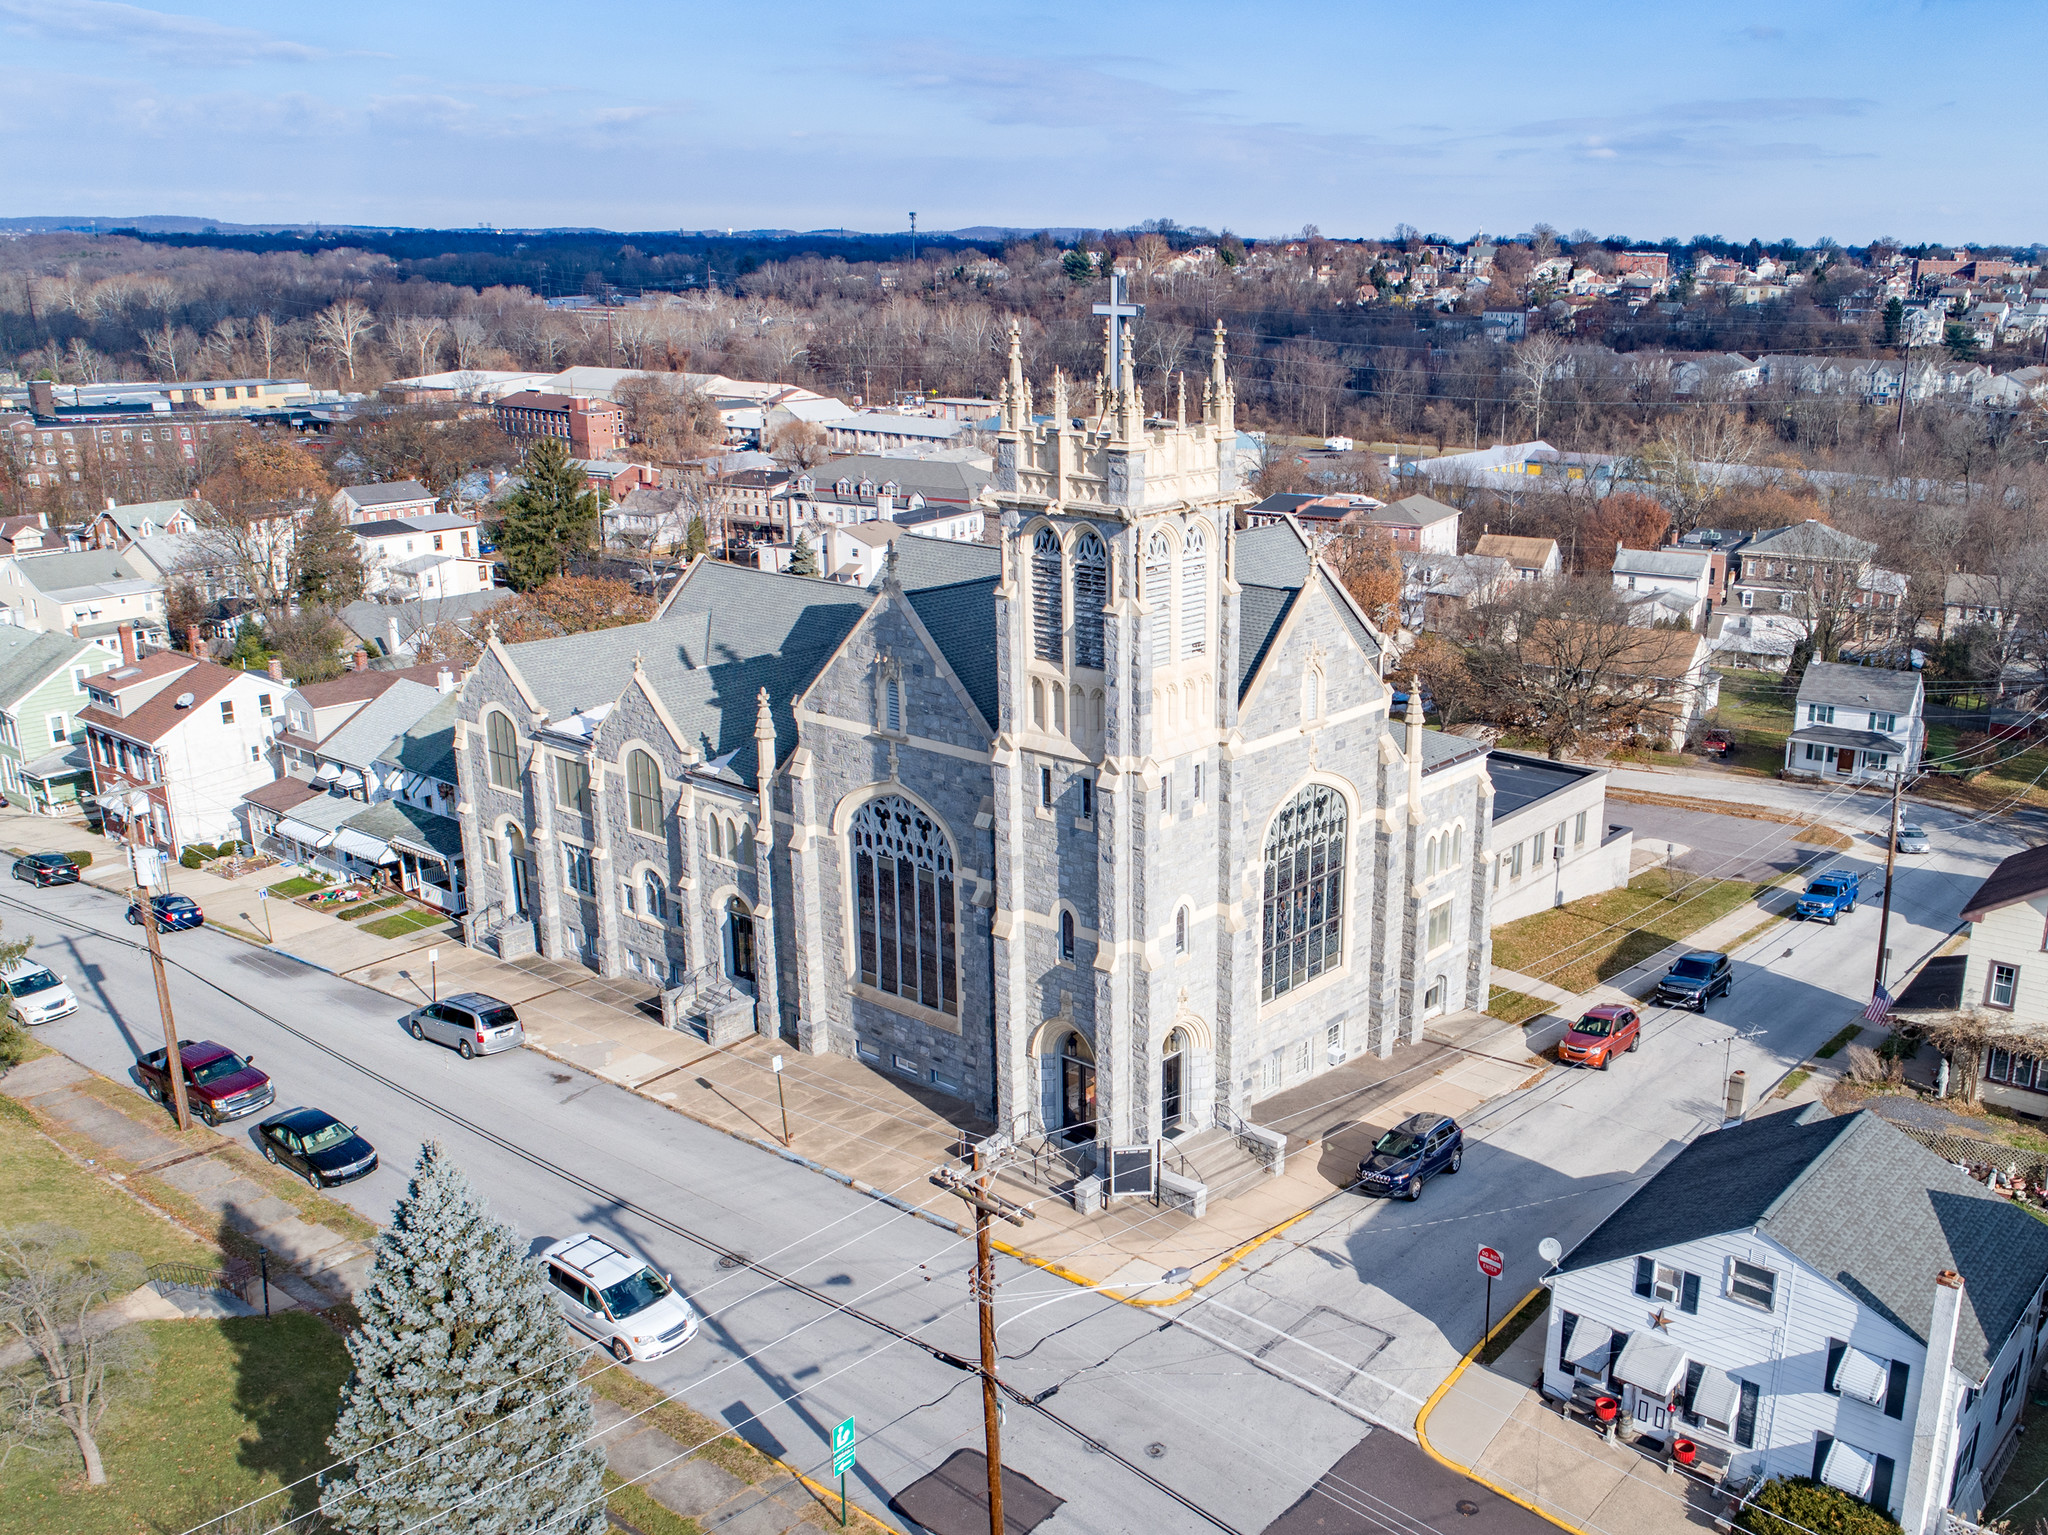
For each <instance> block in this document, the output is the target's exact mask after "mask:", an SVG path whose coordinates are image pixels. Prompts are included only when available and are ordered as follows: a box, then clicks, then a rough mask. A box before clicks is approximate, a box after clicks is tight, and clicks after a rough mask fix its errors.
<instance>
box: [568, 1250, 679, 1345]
mask: <svg viewBox="0 0 2048 1535" xmlns="http://www.w3.org/2000/svg"><path fill="white" fill-rule="evenodd" d="M541 1261H542V1262H543V1263H545V1264H546V1265H547V1271H548V1284H549V1286H550V1287H551V1288H552V1289H553V1290H554V1292H555V1304H556V1305H558V1306H559V1307H561V1309H562V1315H564V1316H565V1317H567V1318H568V1319H569V1325H570V1326H571V1327H574V1328H575V1329H576V1330H577V1331H578V1332H587V1333H589V1334H590V1336H591V1337H593V1338H595V1339H597V1341H598V1342H600V1343H602V1344H604V1345H605V1347H607V1348H609V1349H610V1350H611V1351H612V1355H613V1357H615V1358H616V1359H618V1360H619V1362H620V1363H622V1364H623V1363H627V1362H629V1361H632V1360H636V1359H659V1358H660V1357H661V1356H662V1355H663V1354H666V1353H670V1352H672V1351H673V1350H675V1349H679V1348H681V1347H682V1346H683V1345H684V1344H685V1343H688V1342H689V1341H690V1340H691V1339H692V1338H694V1337H696V1336H697V1313H696V1312H695V1311H693V1310H691V1309H690V1303H689V1302H688V1301H686V1300H684V1299H683V1298H682V1296H680V1295H678V1294H677V1293H676V1287H675V1282H674V1281H673V1280H671V1279H670V1278H669V1277H668V1276H667V1275H666V1274H657V1273H656V1272H655V1271H654V1269H653V1268H652V1266H650V1265H649V1264H647V1263H645V1262H644V1261H642V1260H641V1259H639V1258H636V1257H634V1256H633V1255H632V1254H630V1253H626V1252H621V1251H620V1250H619V1249H618V1248H617V1247H614V1246H613V1245H612V1244H611V1243H610V1242H607V1241H606V1240H605V1239H604V1238H603V1237H600V1236H594V1235H592V1234H591V1233H590V1232H588V1231H583V1232H578V1233H577V1234H576V1235H575V1236H573V1237H564V1238H563V1239H562V1240H561V1241H559V1242H557V1243H555V1244H554V1246H552V1247H550V1248H549V1249H548V1250H547V1251H546V1252H544V1253H542V1254H541Z"/></svg>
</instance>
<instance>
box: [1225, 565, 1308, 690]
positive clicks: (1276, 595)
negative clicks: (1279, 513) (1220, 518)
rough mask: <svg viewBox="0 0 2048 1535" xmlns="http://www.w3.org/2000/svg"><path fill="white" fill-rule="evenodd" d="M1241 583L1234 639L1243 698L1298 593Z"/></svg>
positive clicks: (1291, 589)
mask: <svg viewBox="0 0 2048 1535" xmlns="http://www.w3.org/2000/svg"><path fill="white" fill-rule="evenodd" d="M1238 536H1239V537H1240V538H1242V537H1244V536H1245V535H1243V534H1239V535H1238ZM1240 584H1241V585H1242V586H1243V590H1242V591H1241V592H1240V593H1239V594H1238V598H1237V622H1238V627H1239V629H1240V630H1241V631H1242V632H1241V633H1240V634H1239V635H1238V638H1237V696H1238V697H1239V698H1243V697H1244V695H1245V690H1246V689H1248V688H1249V687H1250V686H1251V685H1252V678H1254V677H1256V676H1257V675H1258V674H1259V666H1260V664H1261V663H1262V662H1264V660H1265V659H1266V652H1267V651H1268V650H1270V649H1272V647H1273V640H1274V637H1275V636H1276V635H1278V634H1279V633H1280V626H1281V625H1282V624H1283V623H1285V622H1286V621H1287V610H1288V609H1289V608H1291V607H1293V606H1294V599H1295V598H1296V597H1297V596H1298V595H1300V592H1299V589H1298V588H1295V587H1287V586H1253V585H1251V584H1250V583H1249V582H1242V583H1240Z"/></svg>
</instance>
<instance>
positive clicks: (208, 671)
mask: <svg viewBox="0 0 2048 1535" xmlns="http://www.w3.org/2000/svg"><path fill="white" fill-rule="evenodd" d="M155 659H157V658H156V657H155V656H152V657H150V660H152V661H153V660H155ZM179 659H181V660H183V661H185V662H187V663H188V664H187V665H186V666H185V667H184V669H183V670H182V671H181V673H180V674H179V675H178V676H177V677H176V678H175V679H173V680H172V681H171V682H170V683H168V684H167V685H165V686H164V688H163V689H162V690H161V691H159V692H158V693H157V694H156V695H155V696H154V697H152V698H150V699H149V700H147V701H146V702H145V703H143V704H142V705H140V706H139V707H138V708H136V709H135V710H134V711H133V712H130V713H123V714H110V713H108V712H107V711H106V710H105V709H102V708H99V707H98V706H97V705H88V706H87V707H85V708H83V709H80V710H79V711H78V717H79V718H80V719H81V720H85V721H87V722H89V723H91V724H95V725H98V726H100V727H101V728H103V729H106V730H111V731H112V732H113V733H114V734H116V735H122V736H126V737H127V738H128V739H129V740H131V741H149V742H155V741H160V740H162V739H163V738H164V737H165V736H167V735H169V734H171V733H172V732H173V731H175V730H176V729H178V727H179V726H181V725H183V724H184V723H185V722H186V721H187V720H190V719H194V718H196V717H197V715H198V711H199V709H200V708H201V707H202V706H203V705H205V704H206V703H208V702H209V701H211V700H212V699H213V698H214V697H215V696H216V695H218V694H220V693H224V692H226V691H227V690H228V689H229V688H231V687H233V686H234V685H235V683H237V682H239V681H240V680H241V679H243V678H244V677H249V676H261V675H262V674H261V673H260V672H258V673H251V672H241V671H236V670H234V669H233V668H232V667H227V666H220V665H218V664H216V663H214V662H212V661H194V660H192V658H191V657H190V656H182V657H180V658H179ZM119 675H120V674H119V673H118V672H109V673H108V674H107V677H108V678H112V677H117V676H119ZM93 682H94V683H95V684H96V685H98V686H101V687H105V686H107V681H106V679H104V678H100V677H95V678H93ZM188 697H189V698H190V699H191V702H190V703H189V704H187V705H186V706H185V707H184V708H182V709H181V708H179V707H178V700H179V699H181V698H188Z"/></svg>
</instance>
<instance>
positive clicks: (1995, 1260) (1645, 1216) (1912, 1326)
mask: <svg viewBox="0 0 2048 1535" xmlns="http://www.w3.org/2000/svg"><path fill="white" fill-rule="evenodd" d="M1752 1230H1753V1231H1755V1232H1757V1233H1758V1234H1759V1235H1761V1236H1764V1237H1766V1238H1768V1239H1769V1240H1771V1241H1773V1242H1775V1243H1777V1244H1778V1245H1779V1246H1780V1247H1782V1248H1784V1249H1785V1250H1786V1251H1787V1252H1789V1253H1791V1254H1793V1255H1794V1256H1795V1257H1797V1258H1799V1259H1800V1260H1801V1261H1802V1262H1804V1263H1806V1264H1808V1265H1810V1266H1811V1267H1812V1268H1814V1269H1816V1270H1818V1271H1819V1272H1820V1273H1821V1274H1822V1275H1824V1276H1826V1278H1827V1279H1828V1280H1829V1281H1830V1282H1831V1283H1833V1284H1836V1285H1839V1286H1840V1287H1841V1288H1842V1289H1844V1290H1846V1291H1848V1293H1849V1294H1850V1295H1852V1296H1853V1297H1854V1298H1855V1299H1856V1300H1857V1301H1858V1302H1859V1303H1861V1304H1862V1305H1864V1306H1866V1307H1868V1308H1869V1309H1871V1310H1872V1311H1875V1312H1876V1313H1877V1314H1878V1315H1879V1316H1881V1317H1883V1318H1885V1319H1886V1320H1887V1321H1889V1322H1891V1323H1893V1324H1894V1325H1895V1326H1898V1327H1900V1328H1902V1329H1903V1330H1904V1331H1906V1332H1908V1333H1910V1334H1911V1335H1912V1336H1914V1337H1915V1338H1918V1339H1919V1340H1921V1341H1922V1342H1923V1343H1924V1342H1925V1341H1926V1339H1927V1328H1928V1323H1929V1321H1930V1319H1931V1317H1932V1314H1933V1296H1934V1276H1935V1275H1936V1274H1938V1273H1940V1272H1941V1271H1942V1270H1943V1269H1954V1270H1955V1271H1956V1272H1958V1273H1960V1274H1961V1275H1962V1276H1963V1282H1964V1290H1963V1301H1964V1304H1963V1315H1962V1320H1961V1323H1960V1325H1959V1326H1958V1327H1957V1330H1956V1352H1955V1367H1956V1368H1957V1369H1958V1370H1960V1371H1961V1372H1962V1373H1963V1374H1965V1375H1966V1376H1968V1377H1969V1378H1970V1379H1972V1380H1976V1381H1982V1380H1983V1378H1984V1376H1985V1374H1986V1373H1987V1372H1988V1371H1989V1370H1990V1368H1991V1360H1992V1359H1993V1358H1994V1357H1995V1356H1996V1354H1997V1352H1998V1350H1999V1348H2000V1347H2002V1346H2003V1344H2004V1342H2005V1340H2006V1339H2007V1338H2008V1337H2009V1336H2010V1335H2011V1333H2012V1330H2013V1328H2014V1327H2015V1326H2016V1325H2017V1324H2018V1322H2019V1320H2020V1318H2021V1316H2022V1315H2023V1314H2024V1312H2025V1311H2026V1308H2027V1305H2028V1303H2029V1301H2030V1300H2031V1299H2032V1297H2033V1294H2034V1291H2035V1290H2036V1289H2037V1288H2038V1287H2039V1286H2040V1284H2041V1281H2042V1277H2043V1276H2044V1275H2048V1225H2043V1224H2042V1223H2041V1222H2039V1221H2037V1220H2035V1219H2034V1218H2033V1217H2032V1216H2031V1215H2028V1214H2027V1213H2026V1212H2025V1211H2023V1210H2019V1209H2016V1208H2015V1207H2014V1206H2013V1205H2012V1204H2011V1203H2010V1202H2009V1201H2008V1200H2006V1199H2004V1198H2001V1197H2000V1196H1999V1195H1997V1194H1994V1193H1992V1192H1991V1191H1990V1190H1989V1189H1987V1188H1985V1187H1984V1186H1983V1185H1982V1184H1980V1183H1978V1182H1977V1181H1976V1180H1975V1179H1973V1178H1971V1177H1970V1176H1969V1175H1968V1174H1967V1173H1965V1172H1963V1171H1961V1170H1960V1169H1958V1168H1955V1167H1952V1166H1950V1165H1949V1164H1948V1163H1947V1162H1945V1161H1943V1160H1942V1159H1941V1158H1940V1157H1939V1156H1937V1155H1935V1154H1934V1153H1933V1152H1932V1151H1929V1150H1928V1149H1927V1148H1926V1147H1924V1146H1922V1145H1920V1144H1919V1143H1918V1142H1917V1141H1914V1140H1912V1139H1911V1138H1910V1137H1908V1136H1906V1135H1904V1134H1902V1133H1901V1132H1900V1131H1898V1130H1896V1129H1894V1128H1893V1127H1892V1126H1890V1125H1888V1124H1886V1123H1885V1122H1884V1121H1883V1120H1882V1119H1879V1118H1878V1117H1877V1116H1876V1115H1875V1114H1872V1113H1869V1112H1868V1111H1864V1112H1860V1113H1856V1114H1850V1115H1845V1116H1842V1117H1840V1118H1830V1117H1827V1114H1826V1111H1825V1110H1824V1109H1821V1108H1820V1106H1819V1105H1817V1104H1815V1105H1810V1106H1809V1107H1808V1108H1806V1109H1802V1110H1796V1111H1788V1112H1785V1113H1780V1114H1771V1115H1767V1116H1765V1117H1764V1118H1762V1119H1756V1120H1751V1121H1749V1122H1747V1123H1745V1124H1740V1125H1735V1126H1732V1127H1730V1128H1728V1129H1725V1130H1718V1131H1715V1132H1713V1133H1711V1134H1708V1135H1702V1136H1701V1137H1699V1138H1698V1139H1697V1140H1695V1141H1693V1142H1692V1144H1691V1145H1689V1146H1687V1147H1686V1148H1685V1149H1684V1150H1683V1151H1681V1152H1679V1154H1678V1155H1677V1156H1675V1157H1673V1158H1672V1159H1671V1161H1669V1162H1668V1163H1666V1164H1665V1165H1664V1167H1663V1168H1662V1169H1660V1170H1659V1171H1658V1172H1657V1174H1656V1175H1655V1176H1654V1177H1652V1178H1651V1179H1650V1181H1649V1182H1648V1183H1646V1184H1644V1185H1643V1186H1642V1187H1641V1188H1640V1189H1638V1190H1637V1191H1636V1192H1635V1194H1634V1195H1632V1196H1631V1197H1630V1198H1629V1199H1628V1201H1627V1202H1626V1203H1624V1204H1623V1205H1622V1206H1621V1208H1620V1209H1618V1210H1616V1211H1615V1212H1614V1213H1613V1214H1612V1215H1610V1216H1608V1217H1607V1219H1606V1220H1605V1221H1603V1222H1601V1224H1600V1225H1599V1226H1598V1227H1597V1228H1596V1229H1595V1230H1594V1232H1593V1233H1592V1235H1591V1236H1589V1237H1587V1238H1586V1239H1585V1240H1584V1241H1583V1242H1581V1243H1579V1245H1578V1246H1577V1247H1575V1248H1573V1249H1572V1251H1571V1253H1570V1254H1569V1255H1568V1256H1567V1257H1566V1258H1565V1260H1564V1262H1563V1263H1562V1264H1560V1265H1559V1268H1560V1269H1561V1270H1562V1271H1564V1272H1566V1273H1570V1272H1573V1271H1576V1270H1580V1269H1586V1268H1590V1267H1592V1266H1594V1265H1595V1264H1601V1263H1610V1262H1613V1261H1615V1260H1616V1259H1622V1258H1633V1257H1638V1256H1643V1255H1647V1254H1650V1253H1655V1252H1659V1251H1662V1250H1664V1249H1666V1248H1671V1247H1676V1246H1678V1245H1680V1244H1682V1243H1686V1242H1693V1241H1698V1240H1700V1239H1702V1238H1706V1237H1714V1236H1721V1235H1724V1234H1727V1233H1730V1232H1747V1231H1752Z"/></svg>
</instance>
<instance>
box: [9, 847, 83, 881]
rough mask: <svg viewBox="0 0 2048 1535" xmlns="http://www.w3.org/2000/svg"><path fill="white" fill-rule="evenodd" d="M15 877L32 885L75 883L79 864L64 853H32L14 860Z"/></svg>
mask: <svg viewBox="0 0 2048 1535" xmlns="http://www.w3.org/2000/svg"><path fill="white" fill-rule="evenodd" d="M14 877H15V878H16V879H25V880H27V881H28V882H29V883H30V884H32V885H75V884H77V883H78V865H77V864H75V863H73V862H72V861H71V860H70V858H69V857H67V856H66V855H65V854H63V853H30V854H29V855H28V856H27V857H26V858H17V859H15V860H14Z"/></svg>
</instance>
